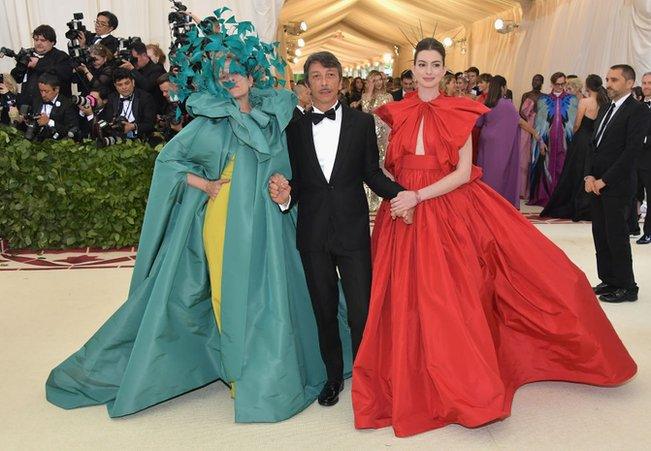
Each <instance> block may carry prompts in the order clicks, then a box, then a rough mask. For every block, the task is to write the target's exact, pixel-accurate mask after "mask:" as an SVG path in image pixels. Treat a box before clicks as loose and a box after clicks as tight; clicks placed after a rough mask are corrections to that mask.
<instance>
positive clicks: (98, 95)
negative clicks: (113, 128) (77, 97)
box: [77, 86, 113, 139]
mask: <svg viewBox="0 0 651 451" xmlns="http://www.w3.org/2000/svg"><path fill="white" fill-rule="evenodd" d="M110 94H111V90H110V89H108V88H106V87H105V86H101V87H99V88H98V89H95V90H92V91H90V93H89V94H88V96H87V97H86V99H87V101H82V102H79V103H78V105H77V108H79V116H80V125H79V128H80V129H81V134H82V136H83V137H84V138H92V139H97V138H99V137H100V136H101V130H100V128H102V126H103V125H104V124H107V123H109V122H111V119H113V118H112V117H111V116H109V114H110V111H107V109H106V105H107V103H108V99H109V96H110ZM91 97H92V99H91ZM93 103H94V105H93Z"/></svg>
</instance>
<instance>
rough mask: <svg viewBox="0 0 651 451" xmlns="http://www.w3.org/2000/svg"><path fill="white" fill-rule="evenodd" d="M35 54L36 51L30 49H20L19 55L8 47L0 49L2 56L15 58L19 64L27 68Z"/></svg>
mask: <svg viewBox="0 0 651 451" xmlns="http://www.w3.org/2000/svg"><path fill="white" fill-rule="evenodd" d="M33 54H34V49H33V48H29V49H24V48H23V49H20V51H19V52H18V53H16V52H14V51H13V50H11V49H10V48H7V47H0V56H8V57H9V58H14V59H15V60H16V62H17V63H18V64H22V65H23V66H27V65H28V64H29V60H30V58H31V57H32V55H33Z"/></svg>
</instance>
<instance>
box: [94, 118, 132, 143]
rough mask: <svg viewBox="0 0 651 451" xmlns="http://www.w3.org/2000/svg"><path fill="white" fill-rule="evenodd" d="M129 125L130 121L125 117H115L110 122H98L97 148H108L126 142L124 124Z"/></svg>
mask: <svg viewBox="0 0 651 451" xmlns="http://www.w3.org/2000/svg"><path fill="white" fill-rule="evenodd" d="M127 123H129V120H128V119H127V118H126V117H124V116H118V117H115V118H114V119H113V120H112V121H110V122H109V121H105V120H99V121H97V124H96V127H97V135H98V138H97V141H96V145H97V147H99V148H102V147H108V146H112V145H114V144H120V143H122V142H124V141H125V140H126V136H125V134H124V124H127Z"/></svg>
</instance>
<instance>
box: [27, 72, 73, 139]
mask: <svg viewBox="0 0 651 451" xmlns="http://www.w3.org/2000/svg"><path fill="white" fill-rule="evenodd" d="M38 88H39V97H38V98H37V99H36V100H34V103H33V104H32V112H33V114H34V116H35V119H36V124H37V126H38V134H37V135H35V136H36V139H38V140H43V139H47V138H52V139H64V138H68V132H70V131H72V130H73V129H75V128H77V129H78V126H79V118H78V116H77V110H76V108H75V107H74V105H73V104H72V102H71V101H70V99H69V98H68V97H66V96H64V95H62V94H60V88H59V80H58V79H57V78H56V76H54V75H50V74H43V75H41V76H40V77H39V79H38Z"/></svg>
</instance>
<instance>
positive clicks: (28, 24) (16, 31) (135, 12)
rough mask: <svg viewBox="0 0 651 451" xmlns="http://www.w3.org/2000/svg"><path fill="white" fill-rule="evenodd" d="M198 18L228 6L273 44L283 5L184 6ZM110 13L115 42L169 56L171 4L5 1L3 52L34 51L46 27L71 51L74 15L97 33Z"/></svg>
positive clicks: (0, 65)
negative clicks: (130, 41)
mask: <svg viewBox="0 0 651 451" xmlns="http://www.w3.org/2000/svg"><path fill="white" fill-rule="evenodd" d="M182 2H183V4H184V5H186V6H187V7H188V9H189V10H190V11H192V12H193V13H195V14H197V15H198V16H199V17H205V16H207V15H210V14H212V11H214V10H215V9H217V8H220V7H222V6H228V7H229V8H230V9H231V10H233V13H234V14H235V17H236V18H237V20H239V21H242V20H249V21H251V22H253V24H254V25H255V27H256V30H257V32H258V34H259V35H260V37H261V38H262V39H263V40H266V41H273V40H274V38H275V36H276V23H277V20H278V16H279V15H280V9H281V7H282V4H283V0H219V1H216V0H182ZM105 10H107V11H111V12H112V13H113V14H115V15H116V16H118V20H119V22H120V23H119V26H118V28H117V30H116V31H115V32H114V34H115V36H119V37H128V36H139V37H140V38H142V40H143V42H145V43H147V44H148V43H156V44H159V45H160V46H161V48H162V49H163V51H165V52H166V53H167V49H168V48H169V45H170V32H169V27H168V23H167V15H168V13H169V12H170V11H171V10H172V9H171V3H170V2H169V1H168V0H64V1H52V0H2V1H0V47H9V48H13V49H14V50H16V51H18V49H20V47H31V46H32V38H31V35H32V30H34V28H36V27H37V26H39V25H41V24H48V25H51V26H52V27H54V29H55V31H56V33H57V44H56V47H57V48H58V49H60V50H63V51H67V40H66V38H65V36H64V35H65V32H66V31H67V29H68V27H66V23H67V22H69V21H70V20H71V19H72V14H73V13H76V12H81V13H83V14H84V25H86V28H88V29H89V30H91V31H93V29H94V26H93V20H94V19H95V17H96V16H97V13H98V12H99V11H105ZM14 66H15V61H14V59H13V58H6V57H5V58H2V59H0V71H1V72H8V71H10V70H11V69H12V68H13V67H14Z"/></svg>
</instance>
